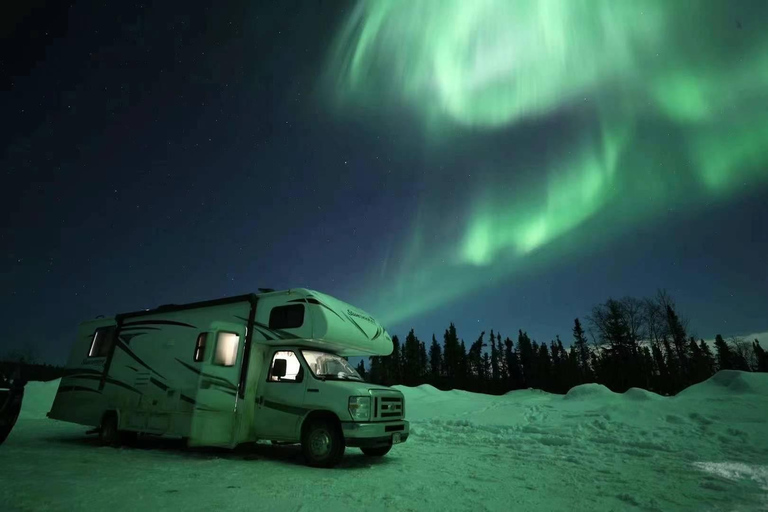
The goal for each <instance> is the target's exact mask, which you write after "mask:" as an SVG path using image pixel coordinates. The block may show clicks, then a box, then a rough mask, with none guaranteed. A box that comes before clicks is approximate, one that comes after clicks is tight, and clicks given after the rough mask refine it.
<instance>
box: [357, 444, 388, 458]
mask: <svg viewBox="0 0 768 512" xmlns="http://www.w3.org/2000/svg"><path fill="white" fill-rule="evenodd" d="M391 449H392V443H389V444H388V445H386V446H377V447H376V448H373V447H371V448H360V450H362V452H363V455H365V456H367V457H383V456H385V455H386V454H387V453H389V450H391Z"/></svg>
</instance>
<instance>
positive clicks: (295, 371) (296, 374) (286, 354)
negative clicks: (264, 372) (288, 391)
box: [267, 350, 304, 382]
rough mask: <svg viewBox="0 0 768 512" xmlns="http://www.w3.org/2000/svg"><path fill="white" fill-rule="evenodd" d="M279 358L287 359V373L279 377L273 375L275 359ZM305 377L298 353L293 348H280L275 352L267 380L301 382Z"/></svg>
mask: <svg viewBox="0 0 768 512" xmlns="http://www.w3.org/2000/svg"><path fill="white" fill-rule="evenodd" d="M278 359H284V360H285V375H284V376H282V377H278V376H277V375H272V368H274V367H275V361H277V360H278ZM303 378H304V371H303V370H302V368H301V363H300V362H299V358H298V357H296V353H295V352H294V351H292V350H280V351H278V352H275V355H274V356H273V357H272V362H271V363H270V365H269V376H268V377H267V380H268V381H270V382H301V381H302V380H303Z"/></svg>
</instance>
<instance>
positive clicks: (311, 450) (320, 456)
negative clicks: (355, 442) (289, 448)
mask: <svg viewBox="0 0 768 512" xmlns="http://www.w3.org/2000/svg"><path fill="white" fill-rule="evenodd" d="M344 448H345V445H344V436H343V435H341V429H340V428H339V426H338V425H337V424H336V423H334V422H332V421H329V420H325V419H319V420H312V421H311V423H309V425H307V426H306V428H305V429H304V432H303V433H302V436H301V451H302V453H303V454H304V460H306V462H307V464H308V465H310V466H312V467H316V468H330V467H333V466H335V465H336V464H338V463H339V461H340V460H341V458H342V457H343V456H344Z"/></svg>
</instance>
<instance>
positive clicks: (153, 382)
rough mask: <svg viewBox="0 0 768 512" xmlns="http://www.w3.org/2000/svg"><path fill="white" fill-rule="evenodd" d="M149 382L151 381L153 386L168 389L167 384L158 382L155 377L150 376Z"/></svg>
mask: <svg viewBox="0 0 768 512" xmlns="http://www.w3.org/2000/svg"><path fill="white" fill-rule="evenodd" d="M149 382H151V383H152V384H154V385H155V386H157V387H159V388H160V389H162V390H163V391H166V390H168V386H166V385H165V384H163V383H162V382H160V381H159V380H157V379H156V378H154V377H150V378H149Z"/></svg>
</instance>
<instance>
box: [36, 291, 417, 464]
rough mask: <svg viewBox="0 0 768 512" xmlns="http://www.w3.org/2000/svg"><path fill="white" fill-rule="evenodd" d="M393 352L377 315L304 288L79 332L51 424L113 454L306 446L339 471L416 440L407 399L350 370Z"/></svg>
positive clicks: (313, 458)
mask: <svg viewBox="0 0 768 512" xmlns="http://www.w3.org/2000/svg"><path fill="white" fill-rule="evenodd" d="M391 352H392V339H391V338H390V336H389V334H387V332H386V331H385V330H384V328H383V327H382V326H381V325H380V324H379V323H378V322H377V321H376V320H374V319H373V317H371V316H370V315H369V314H367V313H365V312H364V311H362V310H360V309H358V308H356V307H353V306H351V305H349V304H346V303H344V302H342V301H340V300H338V299H335V298H333V297H331V296H329V295H325V294H322V293H319V292H316V291H313V290H307V289H303V288H299V289H290V290H285V291H271V290H264V291H261V290H260V293H253V294H248V295H241V296H237V297H229V298H222V299H217V300H211V301H205V302H196V303H192V304H183V305H166V306H160V307H158V308H156V309H151V310H143V311H137V312H132V313H123V314H119V315H116V316H114V317H112V318H97V319H95V320H90V321H87V322H83V323H82V324H80V327H79V329H78V332H77V339H76V340H75V343H74V344H73V346H72V351H71V354H70V356H69V360H68V363H67V368H66V376H65V377H63V378H62V379H61V383H60V384H59V388H58V391H57V393H56V397H55V399H54V402H53V406H52V408H51V411H50V412H49V413H48V416H49V417H50V418H53V419H56V420H62V421H68V422H73V423H79V424H82V425H88V426H92V427H95V429H94V431H97V432H98V433H99V438H100V440H101V441H102V443H104V444H107V445H118V444H120V443H121V442H122V441H126V440H128V439H130V438H132V437H135V436H136V435H139V434H141V435H167V436H177V437H181V438H184V439H186V441H187V443H188V445H190V446H216V447H227V448H234V447H236V446H238V445H240V444H242V443H251V442H255V441H259V440H265V441H273V442H275V443H300V444H301V447H302V452H303V454H304V457H305V459H306V461H307V463H308V464H309V465H312V466H320V467H330V466H333V465H335V464H336V463H338V462H339V460H340V459H341V457H342V455H343V453H344V450H345V447H359V448H361V449H362V452H363V453H364V454H366V455H368V456H372V457H380V456H383V455H385V454H386V453H387V452H388V451H389V450H390V449H391V448H392V446H393V445H395V444H398V443H402V442H404V441H405V440H406V439H408V434H409V424H408V421H406V420H405V399H404V397H403V394H402V393H401V392H399V391H397V390H395V389H391V388H388V387H384V386H379V385H373V384H368V383H366V382H365V381H364V380H363V379H362V378H361V377H360V375H359V374H358V372H357V371H356V370H355V369H354V368H353V367H352V366H351V365H350V364H349V362H348V361H347V358H348V357H349V356H372V355H376V356H385V355H389V354H390V353H391Z"/></svg>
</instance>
